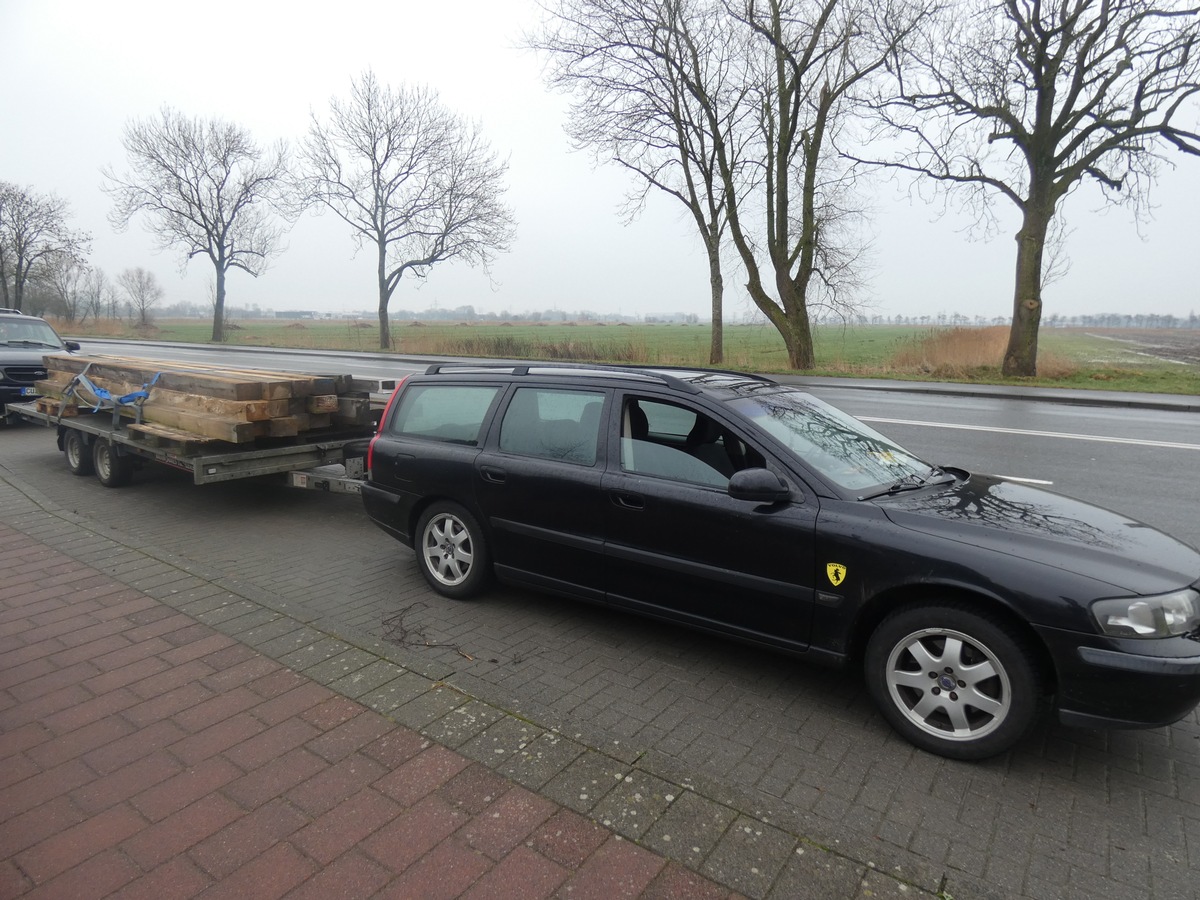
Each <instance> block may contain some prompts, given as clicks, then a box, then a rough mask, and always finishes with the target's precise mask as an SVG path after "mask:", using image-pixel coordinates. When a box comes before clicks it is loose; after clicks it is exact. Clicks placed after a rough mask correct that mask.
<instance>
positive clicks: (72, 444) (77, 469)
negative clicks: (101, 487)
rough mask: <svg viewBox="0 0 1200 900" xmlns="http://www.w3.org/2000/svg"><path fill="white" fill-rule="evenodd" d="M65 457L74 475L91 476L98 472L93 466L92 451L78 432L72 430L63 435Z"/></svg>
mask: <svg viewBox="0 0 1200 900" xmlns="http://www.w3.org/2000/svg"><path fill="white" fill-rule="evenodd" d="M63 455H64V456H66V458H67V468H68V469H70V470H71V474H72V475H91V474H92V473H93V472H94V471H95V470H96V469H95V466H93V465H92V449H91V448H90V447H89V446H88V445H87V441H86V440H85V439H84V437H83V435H82V434H81V433H80V432H78V431H74V430H70V431H67V432H66V433H65V434H64V435H63Z"/></svg>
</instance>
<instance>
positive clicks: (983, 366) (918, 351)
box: [891, 325, 1076, 379]
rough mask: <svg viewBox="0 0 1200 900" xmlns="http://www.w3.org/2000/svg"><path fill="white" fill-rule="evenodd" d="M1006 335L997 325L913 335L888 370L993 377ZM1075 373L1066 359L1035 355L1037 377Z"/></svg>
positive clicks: (934, 374) (940, 330)
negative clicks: (1036, 356)
mask: <svg viewBox="0 0 1200 900" xmlns="http://www.w3.org/2000/svg"><path fill="white" fill-rule="evenodd" d="M1008 334H1009V330H1008V328H1007V327H1005V326H1003V325H996V326H993V327H989V328H947V329H937V330H935V331H930V332H927V333H925V334H921V335H916V336H914V337H913V338H911V339H909V340H908V341H905V342H904V343H903V344H902V345H901V346H900V348H899V349H898V350H897V351H896V352H895V353H894V354H893V355H892V358H891V368H892V369H893V370H894V371H895V372H897V373H905V374H915V375H928V376H933V377H935V378H958V379H962V378H972V377H978V376H982V375H987V376H994V374H995V372H996V370H997V369H999V368H1000V366H1001V363H1002V362H1003V361H1004V351H1005V349H1006V348H1007V346H1008ZM1075 371H1076V367H1075V366H1074V365H1073V364H1072V363H1071V362H1070V361H1068V360H1065V359H1062V358H1060V357H1056V356H1053V355H1051V354H1046V353H1040V354H1039V355H1038V374H1039V375H1041V376H1043V377H1047V378H1065V377H1069V376H1070V375H1072V374H1074V372H1075Z"/></svg>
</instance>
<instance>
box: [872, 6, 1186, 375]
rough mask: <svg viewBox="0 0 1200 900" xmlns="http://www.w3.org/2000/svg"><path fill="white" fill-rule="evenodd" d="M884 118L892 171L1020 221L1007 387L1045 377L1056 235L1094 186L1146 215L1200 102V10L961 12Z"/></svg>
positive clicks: (914, 54)
mask: <svg viewBox="0 0 1200 900" xmlns="http://www.w3.org/2000/svg"><path fill="white" fill-rule="evenodd" d="M897 62H898V63H899V65H898V74H899V76H900V78H899V79H898V84H899V88H898V91H897V92H896V94H895V95H893V96H891V97H885V98H881V100H880V102H879V104H878V109H879V112H880V113H881V115H882V116H883V120H884V122H885V123H886V125H887V127H888V128H889V130H890V131H891V132H893V133H894V134H897V135H900V136H902V137H905V138H907V139H908V143H907V145H906V146H905V152H904V156H903V157H902V158H901V159H898V160H889V161H885V162H887V163H888V164H889V165H891V166H893V167H896V168H898V169H902V170H906V171H909V172H912V173H916V174H917V175H919V176H922V177H926V178H931V179H934V181H935V182H936V183H938V184H940V185H944V186H946V187H948V188H952V189H956V190H960V191H963V192H965V193H964V194H962V195H961V196H963V198H964V200H965V203H966V204H967V206H968V207H969V208H972V209H975V210H976V211H977V212H978V213H979V214H980V215H987V214H988V206H987V204H988V203H989V202H990V200H991V198H993V197H996V196H999V197H1003V198H1005V199H1007V200H1008V201H1009V202H1011V203H1012V204H1013V205H1014V206H1015V207H1016V208H1017V210H1018V211H1019V213H1020V215H1021V227H1020V230H1019V231H1018V232H1017V235H1016V240H1017V260H1016V273H1015V285H1014V291H1013V318H1012V326H1011V332H1010V335H1009V342H1008V348H1007V350H1006V352H1005V355H1004V366H1003V371H1004V374H1006V375H1017V376H1030V375H1036V374H1037V344H1038V327H1039V324H1040V322H1041V316H1042V289H1043V287H1044V286H1045V284H1046V283H1047V280H1048V279H1047V272H1046V262H1047V260H1046V252H1047V235H1048V234H1052V233H1053V232H1052V228H1053V225H1054V223H1055V220H1056V216H1057V215H1058V214H1059V210H1060V204H1061V203H1062V201H1063V200H1064V199H1065V198H1066V197H1067V196H1068V195H1069V194H1071V193H1072V192H1073V191H1074V190H1075V189H1076V188H1078V187H1079V186H1080V185H1081V184H1083V183H1085V182H1092V183H1095V184H1098V185H1099V186H1100V188H1101V189H1102V190H1103V192H1104V193H1105V195H1106V197H1107V198H1108V199H1109V200H1110V201H1112V202H1127V203H1130V204H1132V205H1133V207H1134V209H1135V211H1138V212H1140V211H1141V209H1142V204H1143V203H1144V201H1145V198H1146V191H1147V189H1148V188H1149V186H1150V184H1151V183H1152V181H1153V179H1154V177H1155V175H1156V174H1157V172H1158V170H1159V167H1160V166H1161V165H1162V164H1163V163H1164V162H1165V161H1166V157H1165V155H1164V153H1165V151H1166V150H1168V149H1171V148H1173V149H1175V150H1178V151H1180V152H1183V153H1185V154H1192V155H1196V154H1200V134H1197V131H1196V129H1195V128H1194V127H1193V128H1191V129H1189V128H1186V127H1182V126H1181V125H1179V124H1178V120H1179V119H1180V118H1181V117H1182V115H1183V114H1185V113H1186V112H1187V111H1188V109H1189V104H1190V103H1192V102H1193V101H1194V98H1196V96H1197V94H1198V93H1200V7H1197V6H1195V5H1191V6H1186V5H1184V4H1182V3H1178V2H1172V0H1160V2H1155V0H1058V2H1054V3H1042V2H1040V0H960V2H958V3H957V4H955V5H953V6H951V7H949V8H948V9H947V15H946V16H944V17H942V18H940V19H937V20H934V22H933V27H931V28H930V29H929V31H928V32H927V34H926V35H925V39H924V40H923V41H922V42H920V43H914V45H913V46H912V48H911V50H910V51H909V52H907V53H905V54H903V55H902V56H898V58H897Z"/></svg>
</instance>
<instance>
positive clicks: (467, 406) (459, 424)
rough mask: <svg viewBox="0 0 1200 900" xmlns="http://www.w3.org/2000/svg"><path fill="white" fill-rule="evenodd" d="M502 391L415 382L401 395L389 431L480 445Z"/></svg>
mask: <svg viewBox="0 0 1200 900" xmlns="http://www.w3.org/2000/svg"><path fill="white" fill-rule="evenodd" d="M499 392H500V388H499V387H484V386H482V385H464V384H418V385H412V386H411V387H409V388H408V390H406V391H405V392H404V393H403V394H402V395H401V397H400V406H399V408H398V409H397V410H396V414H395V415H394V416H393V417H392V421H391V424H390V426H389V428H388V433H389V434H392V435H396V436H402V437H416V438H423V439H425V440H430V441H445V442H447V443H451V444H468V445H470V446H478V444H479V431H480V429H481V428H482V427H483V420H484V419H485V418H486V417H487V412H488V410H489V409H490V408H491V405H492V401H493V400H495V399H496V394H498V393H499Z"/></svg>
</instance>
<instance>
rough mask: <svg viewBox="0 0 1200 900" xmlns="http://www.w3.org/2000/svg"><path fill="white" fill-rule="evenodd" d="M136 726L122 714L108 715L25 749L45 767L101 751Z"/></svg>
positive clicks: (35, 760)
mask: <svg viewBox="0 0 1200 900" xmlns="http://www.w3.org/2000/svg"><path fill="white" fill-rule="evenodd" d="M134 730H135V729H134V727H133V726H132V725H130V724H129V723H128V722H126V721H125V720H124V719H122V718H120V717H119V716H107V717H105V718H101V719H99V720H97V721H93V722H91V724H88V725H84V726H83V727H81V728H76V729H75V730H74V731H71V732H69V733H67V734H63V735H59V736H58V737H56V738H55V739H54V740H53V741H47V742H45V743H43V744H39V745H38V746H36V747H31V748H30V749H29V750H27V751H25V755H26V756H28V757H29V758H30V759H31V760H33V761H34V762H35V763H37V764H38V765H39V766H41V767H42V768H43V769H48V768H51V767H53V766H56V765H58V764H59V763H62V762H66V761H67V760H70V759H75V758H78V757H82V756H84V755H85V754H88V753H94V752H100V751H101V748H104V747H107V746H108V745H110V744H112V743H114V742H115V741H117V740H119V739H120V738H124V737H127V736H128V735H130V734H131V733H132V732H133V731H134Z"/></svg>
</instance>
